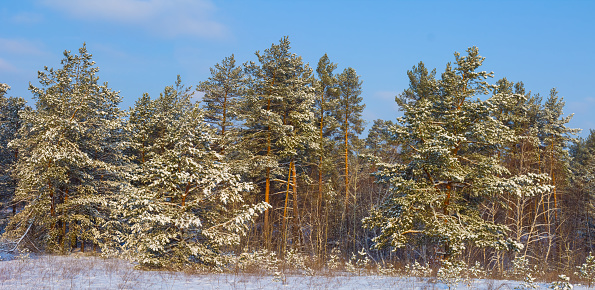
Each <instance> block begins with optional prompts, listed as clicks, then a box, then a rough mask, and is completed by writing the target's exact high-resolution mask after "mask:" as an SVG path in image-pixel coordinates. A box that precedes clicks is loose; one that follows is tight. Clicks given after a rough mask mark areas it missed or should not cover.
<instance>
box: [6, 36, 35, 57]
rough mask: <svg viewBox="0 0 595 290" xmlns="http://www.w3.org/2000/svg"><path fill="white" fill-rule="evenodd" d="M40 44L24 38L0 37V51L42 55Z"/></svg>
mask: <svg viewBox="0 0 595 290" xmlns="http://www.w3.org/2000/svg"><path fill="white" fill-rule="evenodd" d="M39 47H40V45H39V44H35V43H33V42H30V41H28V40H22V39H8V38H0V52H2V53H5V54H19V55H42V54H44V52H43V51H42V50H40V49H39Z"/></svg>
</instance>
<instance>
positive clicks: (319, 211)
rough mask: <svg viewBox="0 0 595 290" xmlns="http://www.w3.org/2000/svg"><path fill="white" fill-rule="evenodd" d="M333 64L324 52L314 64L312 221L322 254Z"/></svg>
mask: <svg viewBox="0 0 595 290" xmlns="http://www.w3.org/2000/svg"><path fill="white" fill-rule="evenodd" d="M336 68H337V65H336V64H335V63H332V62H331V61H330V59H329V57H328V55H327V54H324V55H323V56H322V57H321V58H320V60H319V61H318V66H317V67H316V73H317V76H318V79H317V80H316V81H315V85H314V88H315V89H316V92H315V93H316V101H315V103H314V118H315V120H316V122H317V123H318V124H317V127H318V144H319V148H318V150H317V151H316V152H315V155H318V156H317V157H318V160H317V168H316V169H317V172H318V196H317V198H316V216H315V218H314V223H315V224H316V246H317V247H316V249H317V251H318V253H319V254H320V255H321V256H325V253H326V246H327V242H326V237H325V235H324V233H326V232H328V229H327V230H325V229H324V225H326V226H328V213H327V214H324V215H323V212H324V211H326V210H328V209H326V208H324V209H323V201H324V199H323V197H324V193H325V192H326V193H328V192H329V191H331V190H332V186H329V185H330V184H331V182H328V181H329V180H328V179H330V175H331V174H332V172H333V170H334V167H335V162H334V160H333V156H332V150H333V148H334V143H335V141H334V140H333V139H332V137H333V136H334V135H335V133H336V130H337V128H338V123H337V120H335V117H334V116H333V115H332V114H331V113H332V112H333V111H334V110H335V108H336V106H337V96H338V93H339V90H338V88H337V77H336V76H335V75H334V70H335V69H336ZM315 157H316V156H315ZM323 177H324V179H323ZM325 179H326V180H325Z"/></svg>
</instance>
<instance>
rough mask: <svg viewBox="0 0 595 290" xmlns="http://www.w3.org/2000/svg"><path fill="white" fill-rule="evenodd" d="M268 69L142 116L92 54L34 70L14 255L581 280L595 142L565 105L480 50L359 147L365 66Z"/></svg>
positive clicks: (17, 162) (209, 86)
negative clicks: (411, 267)
mask: <svg viewBox="0 0 595 290" xmlns="http://www.w3.org/2000/svg"><path fill="white" fill-rule="evenodd" d="M256 58H257V61H256V62H245V63H243V64H236V60H235V58H234V56H233V55H231V56H229V57H227V58H225V59H223V60H222V61H221V62H220V63H218V64H216V65H215V66H214V67H213V68H211V76H210V77H209V78H208V79H206V80H204V81H202V82H200V83H199V84H198V85H197V86H196V87H194V88H193V87H186V86H184V85H183V83H182V81H181V80H180V77H178V79H177V80H176V82H175V83H174V84H173V85H172V86H168V87H166V88H165V89H164V91H163V92H162V93H161V94H160V95H159V96H158V97H151V96H149V95H148V94H144V95H143V96H142V97H140V98H139V99H138V100H137V101H136V103H135V105H134V107H132V108H130V109H129V110H128V111H123V110H121V109H120V108H119V107H118V105H119V104H120V102H121V96H119V94H118V93H117V92H115V91H113V90H112V89H111V88H109V86H108V84H107V83H101V82H100V81H99V79H98V77H97V76H96V73H97V72H98V68H97V67H96V66H95V63H94V62H93V61H92V57H91V54H89V52H88V51H87V50H86V47H85V46H83V47H82V48H81V49H79V52H78V54H73V53H71V52H69V51H66V52H65V53H64V59H63V60H62V63H61V64H62V67H61V68H59V69H52V68H47V67H46V68H45V69H44V70H43V71H41V72H39V85H38V86H34V85H30V87H29V90H30V91H31V93H32V94H33V96H34V99H35V107H34V108H32V107H28V106H27V105H26V104H25V101H24V100H23V99H22V98H16V97H7V92H8V90H9V88H10V87H9V86H8V85H5V84H0V122H1V123H0V126H1V127H2V130H0V143H1V144H0V156H1V159H0V160H1V164H0V198H1V200H0V201H1V205H2V209H3V211H2V214H3V215H4V219H3V220H2V227H3V237H4V239H7V240H10V241H13V243H15V246H16V247H25V248H29V249H30V250H33V251H38V252H46V253H61V254H66V253H70V252H71V251H73V250H74V249H80V250H81V251H95V252H101V253H102V254H104V255H118V256H125V257H129V258H130V259H133V260H134V261H137V262H138V263H139V264H140V265H143V266H146V267H173V268H183V267H188V266H190V267H194V266H200V267H203V266H206V267H212V266H215V267H223V266H225V264H226V263H227V261H228V258H229V256H230V255H229V254H234V253H235V254H240V253H242V252H247V251H254V250H261V249H266V250H269V251H273V252H276V253H277V254H278V255H279V256H280V257H283V256H284V255H285V254H286V253H287V251H289V250H292V251H298V252H301V253H304V254H308V255H311V256H313V257H316V259H320V261H325V260H326V259H328V257H329V255H330V254H331V251H334V250H336V249H339V250H341V252H342V253H344V254H345V255H348V254H351V253H356V252H358V251H361V249H362V248H363V249H364V250H365V251H366V252H368V254H369V255H371V256H373V257H375V258H377V259H379V260H382V261H393V262H399V263H411V262H413V261H418V262H421V263H425V264H429V265H436V264H438V263H441V261H465V262H466V263H467V264H472V263H475V262H479V263H480V264H481V265H482V266H483V267H485V268H488V269H491V270H496V271H505V270H506V269H507V268H508V267H510V264H511V262H512V261H513V260H514V259H515V258H518V257H522V258H523V259H526V260H527V261H529V262H530V263H531V264H534V265H539V266H540V267H546V268H547V267H549V268H548V269H556V270H568V269H574V267H575V265H577V264H578V263H579V262H582V261H584V257H586V256H587V255H588V253H589V252H590V251H591V250H592V248H593V245H594V243H595V224H594V220H593V218H594V213H595V212H594V211H593V204H594V198H595V196H594V194H595V133H594V132H595V131H593V130H591V132H590V135H589V136H588V137H587V138H586V139H582V138H575V136H576V134H577V133H578V130H577V129H571V128H568V127H567V124H568V122H569V121H570V118H571V116H564V113H563V108H564V101H563V99H562V98H561V97H559V96H558V92H557V91H556V90H555V89H552V90H551V92H550V94H549V95H548V96H547V97H545V98H543V97H541V96H539V95H538V94H532V93H531V92H530V91H527V89H526V88H525V87H524V85H523V83H522V82H517V83H515V82H511V81H509V80H507V79H506V78H504V79H500V80H497V81H495V82H491V83H490V82H489V80H490V79H491V78H492V77H493V73H488V72H485V71H481V65H482V62H483V60H484V58H483V57H481V56H480V55H479V52H478V50H477V48H475V47H472V48H469V49H468V50H467V52H466V54H465V55H461V54H459V53H455V60H454V62H453V63H448V64H447V65H446V69H445V70H444V72H443V73H442V74H440V75H437V73H436V70H435V69H434V70H428V69H427V68H426V67H425V65H424V64H423V63H422V62H420V63H419V64H417V65H416V66H414V67H413V68H412V69H411V70H410V71H408V72H407V75H408V77H409V87H408V88H407V89H405V90H404V91H403V92H402V93H401V94H399V95H398V96H396V98H395V101H396V102H397V104H398V105H399V107H400V110H401V111H402V113H403V116H402V117H398V118H395V120H388V121H386V120H375V121H374V123H373V124H372V126H371V129H370V130H369V132H368V135H367V137H366V138H362V132H363V130H364V125H365V122H364V120H363V118H362V112H363V109H364V107H365V105H364V104H363V102H362V100H363V99H362V89H361V85H362V80H360V76H358V75H357V73H356V71H355V69H353V68H350V67H349V68H346V69H344V70H343V71H342V72H337V71H336V70H337V67H338V66H337V64H335V63H333V62H331V60H330V59H329V57H328V56H327V55H326V54H325V55H324V56H322V57H321V58H320V60H319V62H318V64H317V65H316V67H315V68H312V67H310V66H309V65H308V64H306V63H304V62H303V60H302V58H301V57H300V56H298V55H296V54H295V53H293V52H291V47H290V42H289V40H288V38H287V37H285V38H282V39H281V40H280V41H279V43H275V44H272V45H271V47H270V48H267V49H265V50H264V51H262V52H261V51H258V52H256ZM198 92H200V93H201V94H198ZM198 95H202V96H203V97H202V100H201V101H195V100H196V96H198ZM396 113H397V112H395V114H396ZM545 262H547V263H545Z"/></svg>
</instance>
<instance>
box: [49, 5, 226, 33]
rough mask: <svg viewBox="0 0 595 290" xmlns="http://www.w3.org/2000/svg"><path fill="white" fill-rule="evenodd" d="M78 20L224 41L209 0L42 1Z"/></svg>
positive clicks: (213, 8) (221, 29)
mask: <svg viewBox="0 0 595 290" xmlns="http://www.w3.org/2000/svg"><path fill="white" fill-rule="evenodd" d="M41 2H42V3H43V4H45V5H47V6H49V7H51V8H53V9H56V10H59V11H64V12H65V13H67V14H69V15H71V16H72V17H75V18H80V19H84V20H90V21H108V22H114V23H119V24H124V25H130V26H136V27H140V28H142V29H145V30H147V31H149V32H151V33H157V34H159V35H162V36H166V37H178V36H198V37H207V38H223V37H225V36H226V35H227V29H226V28H225V26H224V25H223V24H221V23H219V22H217V21H215V20H213V19H212V17H213V14H214V12H215V11H216V7H215V6H214V5H213V4H212V3H211V2H210V1H208V0H194V1H193V0H148V1H140V0H103V1H96V0H41Z"/></svg>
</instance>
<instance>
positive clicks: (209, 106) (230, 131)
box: [198, 55, 244, 152]
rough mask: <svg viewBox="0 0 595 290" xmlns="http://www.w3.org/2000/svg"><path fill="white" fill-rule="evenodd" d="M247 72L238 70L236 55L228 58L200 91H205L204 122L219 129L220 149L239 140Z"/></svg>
mask: <svg viewBox="0 0 595 290" xmlns="http://www.w3.org/2000/svg"><path fill="white" fill-rule="evenodd" d="M243 82H244V72H243V70H242V67H236V65H235V58H234V56H233V55H231V56H230V57H226V58H225V59H224V60H223V61H222V62H221V63H218V64H216V65H215V67H214V68H211V76H210V77H209V79H208V80H207V81H204V82H201V83H200V84H199V86H198V90H199V91H201V92H203V93H204V94H205V95H204V97H203V103H204V104H205V105H204V108H205V120H206V121H207V122H208V123H210V124H213V125H214V126H215V127H216V128H217V132H218V134H219V135H220V136H221V138H219V140H220V142H222V143H221V144H219V147H220V148H219V150H220V151H221V152H224V151H225V148H226V147H228V146H229V145H230V144H233V143H234V142H236V141H233V139H232V138H237V127H238V122H237V121H238V120H237V117H238V116H237V114H238V107H237V106H238V98H239V97H240V96H241V95H242V93H243V89H244V83H243Z"/></svg>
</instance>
